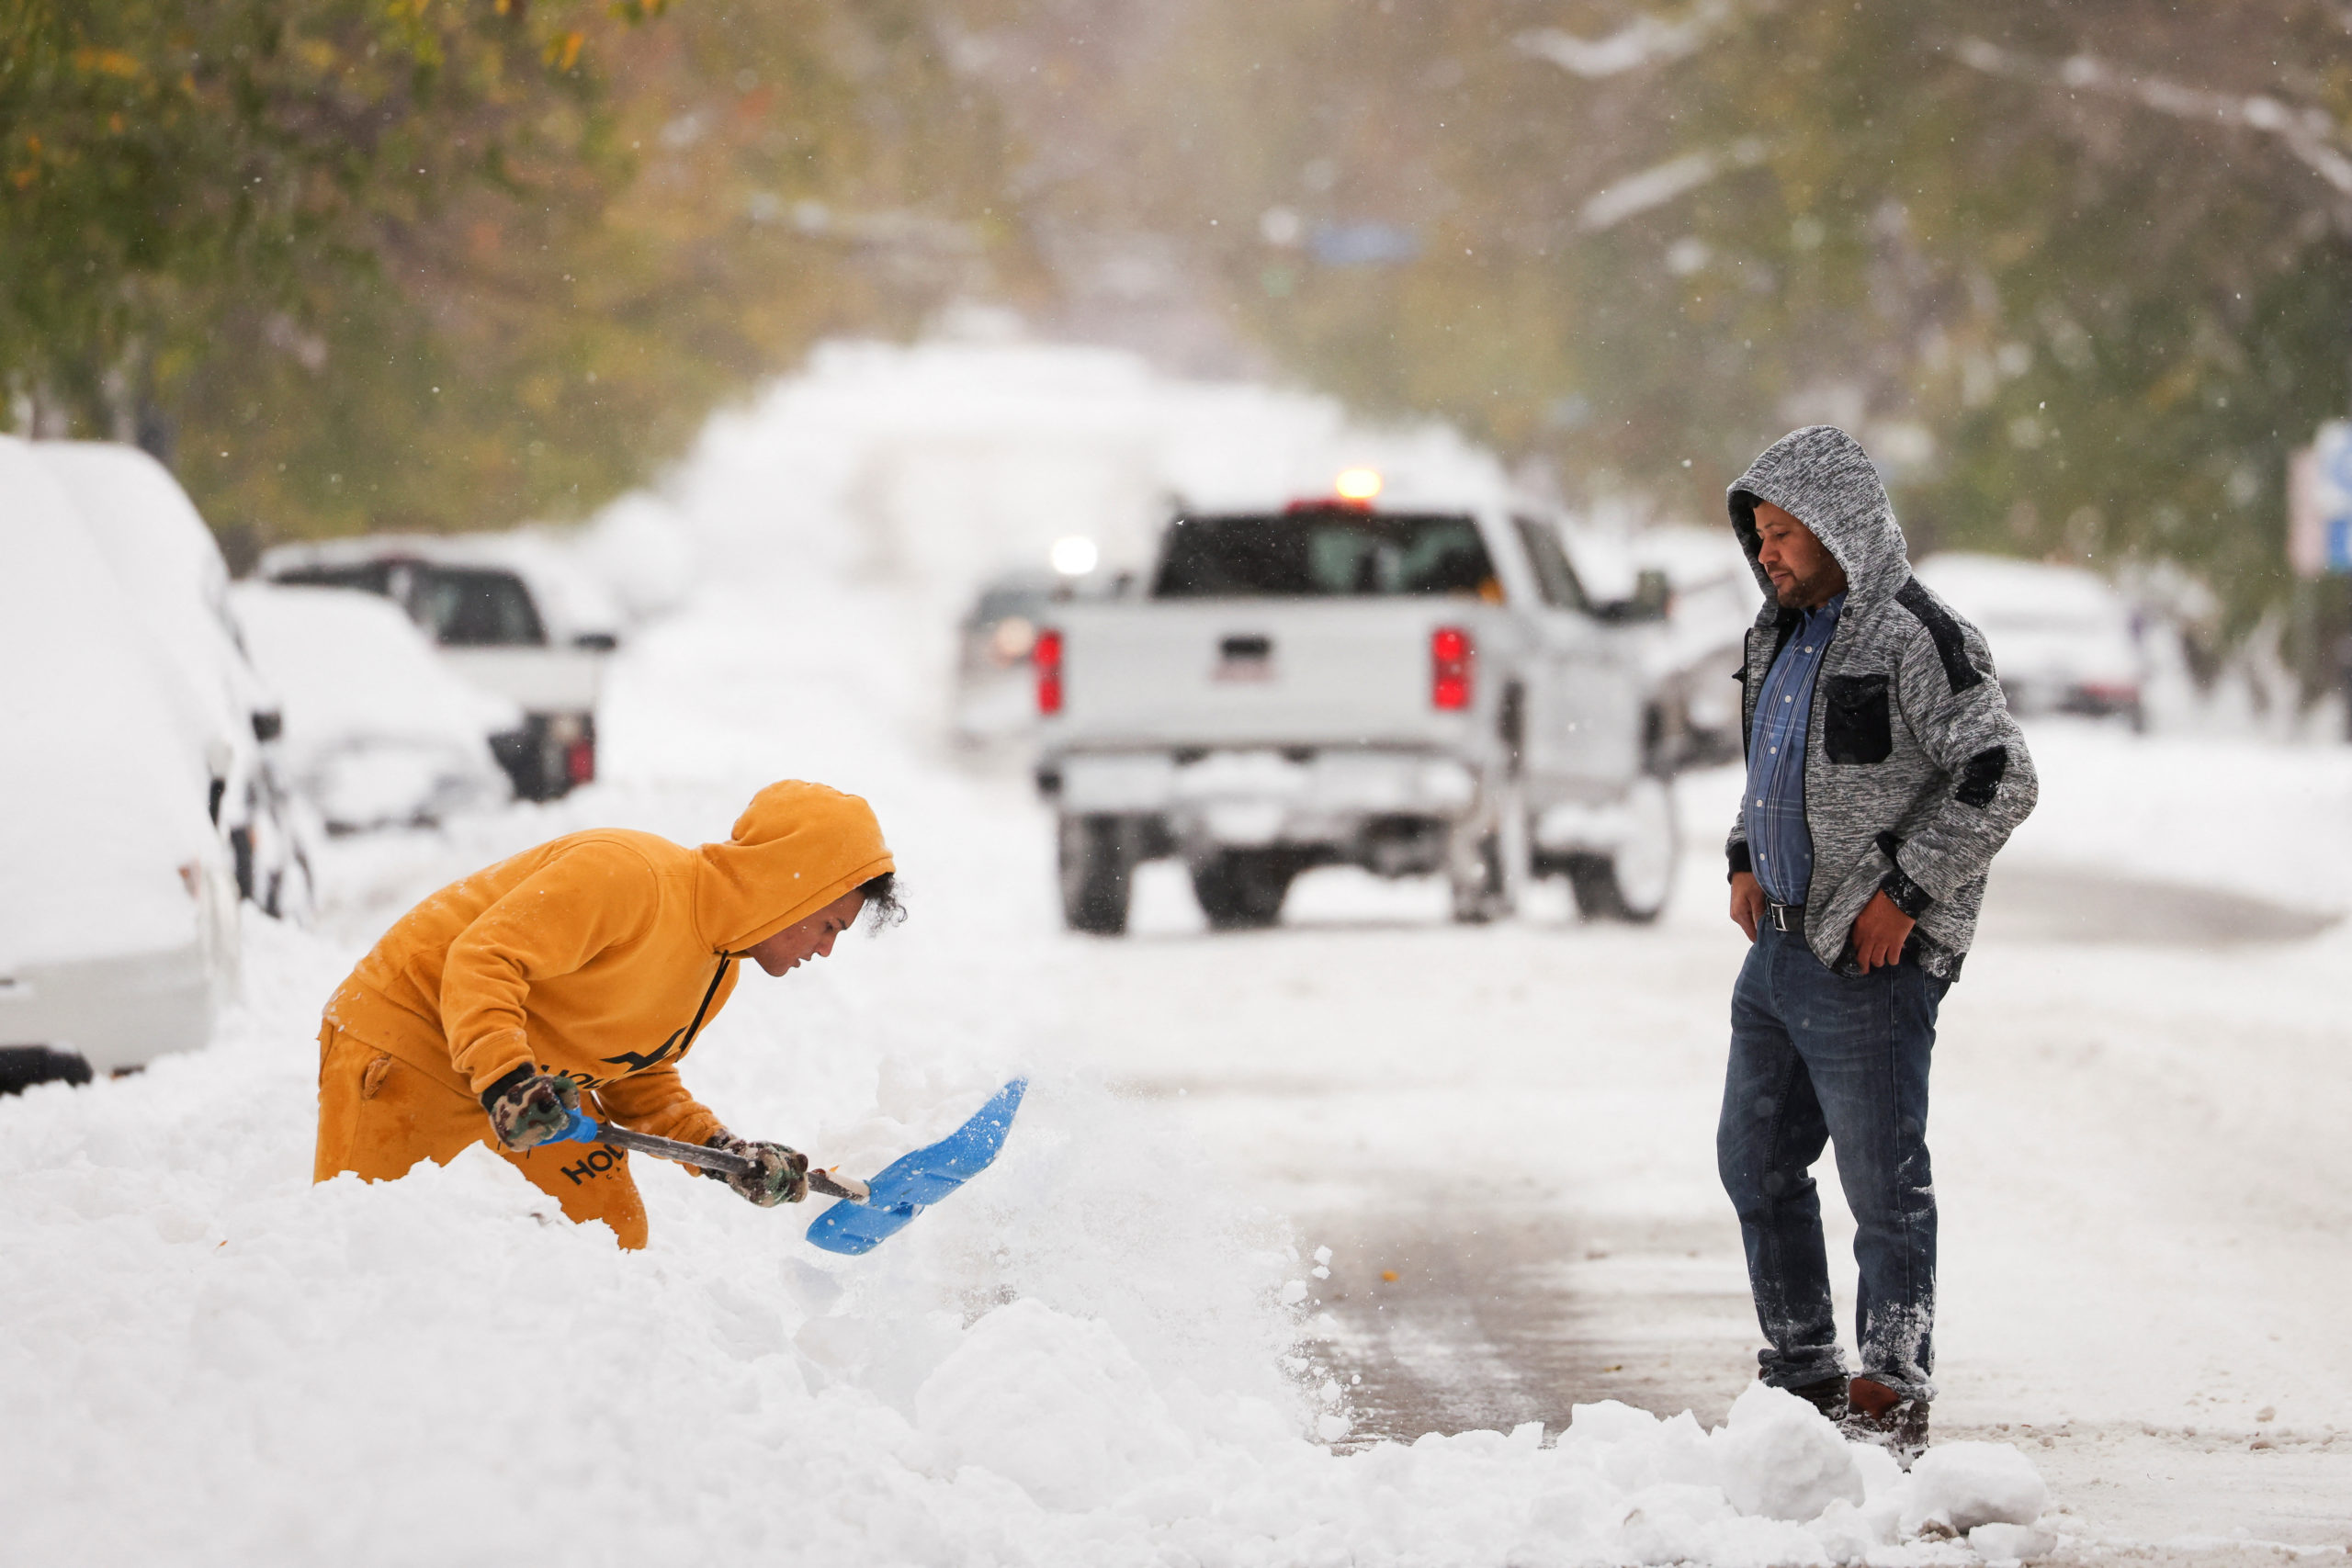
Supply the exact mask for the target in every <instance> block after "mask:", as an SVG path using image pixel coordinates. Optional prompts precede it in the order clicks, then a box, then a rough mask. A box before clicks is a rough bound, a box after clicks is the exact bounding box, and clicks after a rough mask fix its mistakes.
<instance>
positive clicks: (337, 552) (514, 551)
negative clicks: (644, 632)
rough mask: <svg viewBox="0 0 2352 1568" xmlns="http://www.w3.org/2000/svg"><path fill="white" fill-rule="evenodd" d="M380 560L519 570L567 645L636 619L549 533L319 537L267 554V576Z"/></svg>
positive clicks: (263, 567) (542, 613)
mask: <svg viewBox="0 0 2352 1568" xmlns="http://www.w3.org/2000/svg"><path fill="white" fill-rule="evenodd" d="M379 560H418V561H426V562H430V563H432V564H434V565H436V566H468V567H494V568H499V569H502V570H506V571H511V572H513V573H515V575H516V576H517V577H519V578H521V579H522V580H523V582H524V585H525V586H526V587H527V588H528V589H529V590H530V592H531V599H532V603H533V604H534V605H535V606H536V607H537V610H538V612H539V617H540V619H541V620H543V621H545V622H546V623H547V624H548V635H549V636H550V637H553V638H554V639H555V640H557V641H559V642H570V641H571V639H572V638H574V637H580V636H582V635H584V634H589V633H602V634H605V635H612V634H616V633H617V632H618V631H619V629H620V628H621V626H622V625H623V624H624V622H625V621H626V620H627V619H628V617H627V616H626V615H624V614H623V613H622V611H621V607H620V604H619V602H618V600H617V598H616V596H615V594H614V593H613V592H612V590H611V589H610V588H608V587H607V586H606V585H605V583H604V582H603V581H601V580H600V579H599V578H598V577H597V576H596V575H595V574H594V572H592V571H591V570H588V569H587V568H586V567H584V566H582V564H581V563H580V562H579V561H578V560H576V559H574V558H573V554H572V551H571V548H570V547H569V545H568V544H567V543H566V542H565V541H563V540H561V539H559V538H555V537H550V536H548V534H546V533H544V532H537V531H531V530H523V531H518V532H515V533H508V534H448V535H441V534H370V535H366V536H362V537H359V538H355V539H314V540H306V541H303V542H301V543H298V544H288V545H277V546H273V547H270V548H269V549H267V550H265V551H264V552H262V558H261V565H260V575H261V576H263V577H265V578H273V577H277V575H279V574H280V573H282V572H286V571H290V570H297V569H299V568H301V567H306V566H359V565H364V564H366V563H367V562H369V561H379Z"/></svg>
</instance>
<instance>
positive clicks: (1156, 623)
mask: <svg viewBox="0 0 2352 1568" xmlns="http://www.w3.org/2000/svg"><path fill="white" fill-rule="evenodd" d="M1493 615H1494V613H1493V612H1492V611H1491V610H1489V608H1488V607H1487V606H1486V605H1485V604H1479V603H1477V602H1476V601H1470V600H1464V599H1460V598H1436V597H1416V598H1391V599H1351V600H1341V601H1336V602H1316V601H1313V600H1300V599H1227V600H1188V601H1176V602H1167V603H1142V604H1137V603H1133V602H1128V603H1122V604H1105V605H1099V606H1097V605H1069V606H1067V607H1065V608H1064V610H1063V612H1062V614H1060V615H1057V617H1056V618H1055V620H1054V622H1053V625H1054V626H1056V627H1057V629H1058V630H1059V631H1060V632H1061V633H1062V637H1063V654H1062V664H1063V707H1062V713H1061V715H1060V716H1058V718H1057V720H1055V721H1054V722H1053V723H1052V724H1051V725H1050V726H1049V736H1050V740H1051V743H1052V744H1054V745H1055V746H1056V747H1057V748H1063V749H1067V748H1069V747H1086V746H1103V747H1119V746H1135V745H1154V746H1187V745H1198V746H1234V745H1272V746H1293V747H1295V746H1317V745H1363V744H1366V743H1372V744H1381V745H1400V744H1401V745H1410V744H1415V743H1431V744H1442V743H1446V742H1454V743H1458V742H1459V741H1460V739H1461V738H1462V736H1463V734H1464V728H1465V727H1467V726H1470V725H1472V724H1474V723H1475V722H1476V720H1475V719H1474V718H1473V716H1472V714H1473V713H1476V712H1477V711H1480V710H1484V709H1487V706H1488V700H1487V694H1486V693H1483V692H1480V691H1479V690H1478V689H1477V683H1476V681H1475V679H1474V682H1473V687H1472V693H1473V695H1472V704H1471V712H1461V711H1442V710H1440V709H1438V708H1436V707H1435V706H1434V705H1432V703H1431V701H1430V637H1431V634H1432V633H1434V632H1436V631H1437V630H1438V628H1440V627H1442V626H1457V627H1461V628H1463V629H1464V630H1466V631H1468V632H1470V633H1471V635H1472V637H1473V640H1474V643H1475V642H1476V639H1477V638H1478V637H1479V634H1480V632H1481V631H1482V630H1485V629H1487V627H1488V626H1491V625H1493V624H1494V623H1493Z"/></svg>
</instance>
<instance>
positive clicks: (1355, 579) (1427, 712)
mask: <svg viewBox="0 0 2352 1568" xmlns="http://www.w3.org/2000/svg"><path fill="white" fill-rule="evenodd" d="M1641 620H1642V615H1641V614H1640V613H1639V612H1635V611H1632V610H1628V609H1626V608H1623V607H1614V606H1598V605H1595V604H1592V603H1590V602H1589V601H1588V600H1587V598H1586V597H1585V594H1584V591H1583V589H1582V587H1581V586H1580V585H1579V583H1578V581H1577V574H1576V570H1575V569H1574V567H1573V566H1572V565H1571V563H1570V561H1569V559H1568V557H1567V555H1566V551H1565V549H1564V548H1563V547H1562V546H1561V543H1560V537H1559V535H1558V532H1557V531H1556V529H1555V528H1554V527H1553V525H1551V524H1550V523H1549V522H1547V521H1544V520H1543V519H1540V518H1537V517H1534V516H1532V515H1527V514H1524V513H1513V512H1512V511H1510V510H1509V509H1507V508H1503V507H1500V506H1494V505H1464V506H1459V507H1454V506H1425V507H1419V508H1415V509H1412V510H1394V509H1385V508H1375V507H1374V506H1373V505H1371V504H1370V503H1369V502H1350V501H1345V500H1340V499H1315V500H1309V501H1304V502H1293V503H1292V504H1290V505H1289V506H1288V507H1286V508H1282V509H1276V510H1270V511H1262V512H1227V513H1182V514H1180V515H1178V516H1177V517H1176V518H1175V519H1174V520H1173V521H1172V522H1171V523H1170V525H1168V528H1167V530H1166V532H1165V534H1164V535H1163V536H1162V538H1161V541H1160V545H1159V556H1158V560H1157V563H1156V565H1155V566H1154V568H1153V569H1152V570H1151V571H1150V572H1149V573H1148V576H1147V577H1146V578H1145V580H1144V587H1143V592H1142V595H1141V597H1139V598H1125V599H1118V600H1113V601H1109V602H1103V603H1095V604H1086V603H1073V604H1064V605H1057V606H1055V607H1054V613H1053V614H1052V615H1051V616H1050V617H1049V618H1048V619H1047V620H1046V624H1045V626H1043V627H1042V629H1041V630H1040V631H1039V633H1038V635H1037V640H1036V645H1035V649H1034V650H1033V652H1032V654H1031V662H1032V664H1033V666H1034V669H1035V677H1036V690H1037V705H1038V708H1039V710H1040V714H1041V724H1040V732H1039V733H1040V753H1039V762H1038V770H1037V776H1038V784H1039V787H1040V789H1041V790H1042V791H1043V793H1044V794H1045V795H1046V798H1047V799H1048V800H1050V801H1051V802H1052V803H1053V805H1054V807H1055V808H1056V810H1057V814H1058V817H1059V845H1060V865H1061V889H1062V899H1063V912H1064V916H1065V918H1066V919H1067V921H1068V923H1069V925H1070V926H1071V927H1073V928H1074V929H1078V930H1081V931H1103V932H1115V931H1123V930H1125V923H1126V911H1127V900H1128V885H1129V881H1130V876H1131V873H1132V871H1133V868H1134V866H1135V864H1136V862H1138V861H1140V860H1144V859H1148V858H1152V857H1155V856H1165V855H1174V856H1180V857H1182V860H1183V861H1184V863H1185V864H1186V865H1187V867H1188V868H1189V870H1190V871H1191V874H1192V880H1193V890H1194V892H1195V894H1196V895H1197V896H1198V897H1199V898H1200V902H1201V907H1202V909H1203V911H1204V913H1205V914H1206V915H1207V916H1208V918H1209V919H1210V921H1211V923H1213V924H1215V925H1218V926H1224V927H1233V926H1250V925H1264V924H1268V923H1271V922H1272V920H1274V919H1277V918H1278V916H1279V914H1280V911H1281V908H1282V904H1283V898H1284V897H1285V895H1286V893H1287V891H1288V889H1289V886H1290V884H1291V881H1292V879H1293V878H1294V877H1295V876H1296V875H1297V874H1299V873H1300V872H1301V871H1304V870H1306V868H1307V867H1310V866H1315V865H1323V864H1333V863H1339V864H1352V865H1359V866H1363V867H1365V868H1367V869H1369V870H1371V871H1373V872H1374V873H1375V874H1380V875H1384V876H1403V875H1410V874H1443V875H1444V876H1445V877H1446V878H1447V879H1448V881H1449V882H1450V883H1451V884H1452V890H1453V912H1454V915H1455V918H1456V919H1464V920H1478V919H1492V918H1495V917H1497V916H1499V915H1502V914H1506V913H1508V912H1510V910H1511V909H1512V908H1514V906H1515V903H1516V899H1517V897H1518V893H1519V889H1520V887H1521V884H1522V882H1523V880H1524V878H1525V877H1526V876H1527V875H1529V874H1562V875H1565V876H1566V877H1567V878H1568V879H1569V881H1570V884H1571V886H1573V888H1574V890H1575V895H1576V898H1577V907H1578V908H1579V909H1580V910H1582V911H1583V912H1584V913H1586V914H1587V915H1592V916H1607V917H1612V918H1619V919H1636V920H1643V919H1651V918H1653V917H1654V916H1656V915H1657V913H1658V911H1659V910H1660V909H1661V908H1664V907H1665V904H1666V899H1667V894H1668V889H1669V888H1670V886H1672V881H1673V869H1674V853H1675V829H1674V818H1673V797H1672V795H1671V793H1670V791H1669V790H1668V786H1667V781H1666V780H1665V778H1664V777H1663V776H1661V775H1662V764H1661V763H1660V761H1659V757H1658V752H1659V750H1660V736H1661V729H1660V726H1661V724H1662V722H1663V719H1662V716H1661V715H1660V714H1659V712H1658V710H1657V704H1656V701H1655V696H1654V693H1653V691H1652V689H1651V686H1650V683H1649V682H1648V679H1647V677H1646V676H1645V674H1644V672H1643V661H1642V659H1641V657H1640V650H1639V647H1638V642H1637V639H1638V638H1639V637H1642V636H1644V635H1645V634H1646V631H1647V628H1646V627H1645V626H1642V624H1641Z"/></svg>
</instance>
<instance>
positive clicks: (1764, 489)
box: [1730, 424, 1911, 614]
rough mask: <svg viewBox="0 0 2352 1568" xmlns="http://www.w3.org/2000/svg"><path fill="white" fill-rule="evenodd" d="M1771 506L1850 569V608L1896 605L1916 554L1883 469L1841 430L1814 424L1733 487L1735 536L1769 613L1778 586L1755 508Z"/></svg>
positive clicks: (1767, 454) (1776, 445)
mask: <svg viewBox="0 0 2352 1568" xmlns="http://www.w3.org/2000/svg"><path fill="white" fill-rule="evenodd" d="M1759 501H1769V502H1771V503H1772V504H1773V505H1775V506H1777V507H1779V508H1781V510H1782V511H1784V512H1786V513H1789V515H1791V516H1792V517H1794V518H1795V519H1796V520H1797V521H1798V522H1800V523H1802V524H1804V525H1805V526H1806V527H1807V528H1809V529H1811V530H1812V532H1813V536H1814V537H1815V538H1817V539H1819V540H1820V541H1821V542H1822V544H1823V545H1824V546H1826V547H1827V548H1828V551H1829V553H1830V554H1831V555H1833V556H1835V557H1837V558H1838V565H1839V566H1841V567H1844V568H1845V569H1846V603H1847V604H1848V605H1849V607H1859V606H1860V605H1862V604H1872V603H1876V602H1879V601H1882V600H1885V599H1889V598H1892V597H1893V596H1894V592H1895V590H1897V589H1899V588H1901V587H1902V586H1903V584H1904V582H1905V581H1906V580H1907V579H1908V578H1909V577H1910V575H1911V561H1910V551H1909V547H1908V546H1907V545H1906V544H1905V542H1904V538H1903V530H1902V528H1901V527H1900V526H1899V525H1896V523H1895V521H1894V505H1893V504H1892V503H1891V502H1888V500H1887V499H1886V486H1885V485H1884V484H1883V483H1882V482H1880V479H1879V477H1878V467H1877V465H1876V464H1874V463H1872V462H1871V457H1870V454H1869V453H1867V452H1865V451H1863V450H1862V444H1861V443H1860V442H1859V441H1857V440H1855V439H1854V438H1853V437H1852V436H1850V435H1849V434H1846V433H1845V432H1844V431H1842V430H1840V429H1838V427H1837V426H1836V425H1834V424H1808V425H1806V426H1805V427H1804V429H1803V430H1792V431H1791V432H1789V434H1786V435H1783V436H1781V438H1780V439H1779V440H1778V441H1775V442H1773V443H1772V445H1770V446H1767V447H1766V448H1764V455H1763V456H1762V457H1758V458H1757V459H1756V461H1755V462H1753V463H1751V464H1749V465H1748V468H1747V472H1746V473H1744V474H1742V475H1740V476H1739V478H1738V479H1737V480H1736V482H1734V484H1733V485H1732V487H1731V492H1730V502H1731V525H1732V531H1733V532H1734V533H1736V534H1737V535H1738V536H1739V547H1740V548H1741V549H1743V550H1746V551H1747V566H1748V570H1751V571H1753V572H1755V574H1756V581H1757V583H1758V586H1760V587H1761V588H1762V589H1763V590H1764V598H1765V601H1766V609H1767V612H1768V614H1769V613H1770V612H1771V611H1772V609H1773V607H1774V606H1776V605H1777V604H1779V602H1780V601H1779V600H1778V598H1777V597H1776V596H1775V592H1774V590H1773V587H1772V579H1771V577H1770V575H1769V574H1767V573H1766V571H1765V570H1764V567H1763V564H1762V563H1761V562H1760V561H1758V559H1757V550H1758V539H1757V537H1756V503H1757V502H1759Z"/></svg>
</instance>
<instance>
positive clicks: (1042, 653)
mask: <svg viewBox="0 0 2352 1568" xmlns="http://www.w3.org/2000/svg"><path fill="white" fill-rule="evenodd" d="M1029 661H1030V663H1032V664H1034V665H1035V666H1036V669H1037V711H1038V712H1039V713H1059V712H1061V711H1062V634H1061V633H1059V632H1057V631H1054V630H1052V629H1051V628H1048V629H1046V630H1045V631H1041V632H1039V633H1038V634H1037V640H1036V642H1035V644H1034V645H1033V646H1032V647H1031V648H1030V649H1029Z"/></svg>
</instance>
